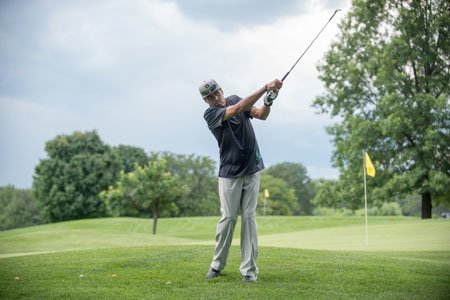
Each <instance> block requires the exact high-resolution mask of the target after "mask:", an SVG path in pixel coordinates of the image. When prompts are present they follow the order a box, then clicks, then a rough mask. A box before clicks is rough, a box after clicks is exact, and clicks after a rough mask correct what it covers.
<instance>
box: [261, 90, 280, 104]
mask: <svg viewBox="0 0 450 300" xmlns="http://www.w3.org/2000/svg"><path fill="white" fill-rule="evenodd" d="M277 96H278V91H277V90H275V91H268V92H267V93H266V94H265V95H264V105H266V106H272V104H273V101H274V100H275V99H276V98H277Z"/></svg>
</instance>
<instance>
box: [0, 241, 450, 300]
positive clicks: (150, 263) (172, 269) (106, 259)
mask: <svg viewBox="0 0 450 300" xmlns="http://www.w3.org/2000/svg"><path fill="white" fill-rule="evenodd" d="M212 251H213V248H212V247H211V246H177V247H174V246H155V247H137V248H116V249H98V250H87V251H76V252H61V253H50V254H45V255H32V256H23V257H10V258H3V259H0V270H2V271H1V272H0V298H2V299H13V298H22V299H34V298H38V299H111V298H113V299H143V298H146V299H293V298H295V299H348V298H353V299H448V295H449V293H450V253H449V252H448V251H447V252H423V253H415V252H388V253H377V252H373V253H369V252H341V251H319V250H301V249H283V248H270V247H262V248H261V249H260V258H259V260H258V263H259V266H260V270H261V273H260V276H259V278H258V279H259V280H258V282H257V283H256V284H244V283H242V282H240V278H241V277H240V274H239V272H238V268H239V257H240V255H239V249H238V247H236V246H235V247H232V249H231V253H230V259H229V263H228V266H227V267H226V269H225V270H224V271H223V276H222V277H221V278H217V279H214V280H206V279H205V278H204V274H205V272H206V270H207V268H208V265H209V262H210V259H211V255H212ZM80 274H82V275H84V277H83V278H80V277H79V275H80ZM112 274H117V275H118V276H117V277H116V278H112V276H111V275H112ZM15 277H19V279H18V280H16V279H15Z"/></svg>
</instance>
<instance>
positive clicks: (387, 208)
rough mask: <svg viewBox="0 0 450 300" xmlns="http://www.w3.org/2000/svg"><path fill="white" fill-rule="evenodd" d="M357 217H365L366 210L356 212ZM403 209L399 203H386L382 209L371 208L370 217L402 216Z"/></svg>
mask: <svg viewBox="0 0 450 300" xmlns="http://www.w3.org/2000/svg"><path fill="white" fill-rule="evenodd" d="M355 215H357V216H364V215H365V211H364V208H361V209H358V210H356V211H355ZM401 215H402V209H401V208H400V205H399V204H398V203H397V202H384V203H383V204H382V205H381V207H377V206H373V207H371V208H369V216H401Z"/></svg>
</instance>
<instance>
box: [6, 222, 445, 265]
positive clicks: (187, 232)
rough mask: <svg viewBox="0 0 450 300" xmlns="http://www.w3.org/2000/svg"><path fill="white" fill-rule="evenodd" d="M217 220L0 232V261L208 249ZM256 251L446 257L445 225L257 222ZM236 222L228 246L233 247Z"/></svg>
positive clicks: (75, 225)
mask: <svg viewBox="0 0 450 300" xmlns="http://www.w3.org/2000/svg"><path fill="white" fill-rule="evenodd" d="M218 220H219V217H195V218H169V219H160V220H159V221H158V228H157V234H156V235H152V234H151V229H152V220H151V219H139V218H104V219H88V220H78V221H69V222H60V223H54V224H47V225H41V226H33V227H27V228H21V229H14V230H8V231H4V232H0V258H1V257H8V256H16V255H25V254H36V253H47V252H59V251H73V250H87V249H100V248H117V247H138V246H164V245H213V244H214V238H215V227H216V223H217V221H218ZM257 220H258V231H259V244H260V246H272V247H287V248H306V249H321V250H352V251H353V250H358V251H450V222H449V221H448V220H443V219H431V220H421V219H419V218H405V217H371V218H369V246H367V245H366V240H365V227H364V224H365V222H364V218H362V217H258V219H257ZM239 232H240V222H239V221H238V224H237V227H236V230H235V240H234V241H233V244H234V245H238V244H239Z"/></svg>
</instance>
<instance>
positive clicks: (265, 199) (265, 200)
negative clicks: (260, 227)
mask: <svg viewBox="0 0 450 300" xmlns="http://www.w3.org/2000/svg"><path fill="white" fill-rule="evenodd" d="M266 202H267V197H266V195H265V192H264V217H265V216H266Z"/></svg>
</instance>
